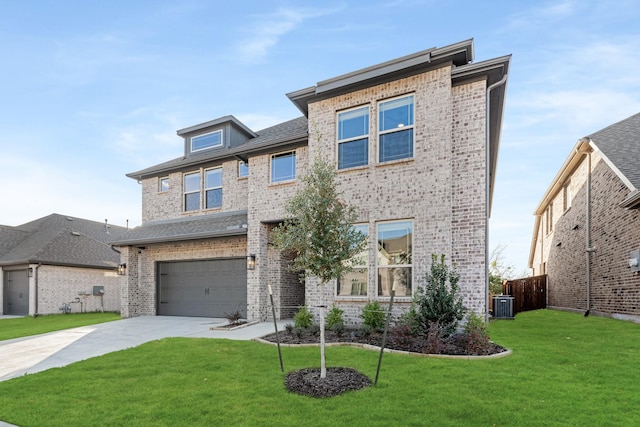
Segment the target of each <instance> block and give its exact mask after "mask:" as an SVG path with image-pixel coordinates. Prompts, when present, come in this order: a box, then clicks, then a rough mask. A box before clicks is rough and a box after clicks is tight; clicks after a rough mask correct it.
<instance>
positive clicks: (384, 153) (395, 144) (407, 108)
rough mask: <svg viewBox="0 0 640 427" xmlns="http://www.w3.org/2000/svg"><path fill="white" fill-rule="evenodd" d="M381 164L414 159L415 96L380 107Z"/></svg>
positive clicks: (393, 100) (385, 102)
mask: <svg viewBox="0 0 640 427" xmlns="http://www.w3.org/2000/svg"><path fill="white" fill-rule="evenodd" d="M378 133H379V147H378V148H379V159H380V162H388V161H392V160H400V159H406V158H411V157H413V95H410V96H405V97H402V98H396V99H392V100H389V101H384V102H380V104H379V105H378Z"/></svg>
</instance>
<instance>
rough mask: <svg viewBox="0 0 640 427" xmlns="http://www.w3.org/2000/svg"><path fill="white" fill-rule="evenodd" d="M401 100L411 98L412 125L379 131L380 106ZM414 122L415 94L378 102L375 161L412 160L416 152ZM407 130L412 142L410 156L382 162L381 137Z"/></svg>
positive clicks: (380, 122)
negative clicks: (409, 132) (409, 131)
mask: <svg viewBox="0 0 640 427" xmlns="http://www.w3.org/2000/svg"><path fill="white" fill-rule="evenodd" d="M403 98H412V101H411V118H412V123H411V124H403V125H401V126H400V125H399V126H398V127H395V128H391V129H385V130H380V126H382V120H381V119H380V114H381V113H382V108H381V106H382V104H385V103H388V102H393V101H397V100H399V99H403ZM415 122H416V97H415V94H413V93H408V94H405V95H401V96H396V97H393V98H388V99H383V100H381V101H378V104H377V126H376V129H377V131H378V132H377V133H378V137H377V145H378V147H377V152H376V157H377V159H378V160H377V161H378V163H387V162H394V161H402V160H407V159H412V158H414V157H415V152H416V138H415ZM407 129H410V130H411V140H412V144H413V146H412V148H411V155H410V156H408V157H402V158H399V159H391V160H382V158H381V156H380V149H381V147H382V141H381V140H382V136H383V135H388V134H391V133H395V132H400V131H405V130H407Z"/></svg>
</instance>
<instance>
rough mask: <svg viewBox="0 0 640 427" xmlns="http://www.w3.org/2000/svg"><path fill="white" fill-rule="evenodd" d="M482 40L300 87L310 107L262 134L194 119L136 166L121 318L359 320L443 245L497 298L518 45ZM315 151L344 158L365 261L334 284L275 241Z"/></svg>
mask: <svg viewBox="0 0 640 427" xmlns="http://www.w3.org/2000/svg"><path fill="white" fill-rule="evenodd" d="M473 59H474V58H473V40H467V41H463V42H460V43H457V44H454V45H450V46H446V47H443V48H433V49H428V50H425V51H421V52H418V53H415V54H412V55H408V56H405V57H402V58H398V59H395V60H392V61H389V62H385V63H382V64H378V65H374V66H372V67H369V68H365V69H362V70H358V71H354V72H352V73H349V74H345V75H342V76H338V77H335V78H332V79H329V80H325V81H322V82H319V83H317V85H315V86H312V87H309V88H305V89H302V90H298V91H296V92H292V93H289V94H288V95H287V96H288V97H289V99H290V100H291V101H292V102H293V103H294V104H295V105H296V106H297V107H298V109H299V110H300V111H301V112H302V113H303V115H304V116H303V117H299V118H296V119H293V120H290V121H287V122H284V123H281V124H278V125H276V126H272V127H270V128H267V129H264V130H261V131H257V132H254V131H252V130H251V129H249V128H247V126H245V125H244V124H242V123H241V122H239V121H238V120H237V119H236V118H234V117H233V116H226V117H222V118H220V119H217V120H213V121H210V122H206V123H202V124H199V125H195V126H191V127H188V128H186V129H181V130H179V131H178V132H177V133H178V135H179V136H180V137H182V138H183V139H184V147H185V148H184V155H182V156H181V157H179V158H176V159H174V160H170V161H168V162H165V163H162V164H159V165H156V166H152V167H149V168H147V169H144V170H141V171H138V172H133V173H130V174H128V175H127V176H129V177H130V178H133V179H135V180H137V181H138V182H139V183H141V185H142V219H143V223H142V225H141V226H140V227H138V228H136V229H134V230H132V231H131V232H130V234H129V235H128V236H127V237H126V238H125V239H123V240H121V241H117V242H115V244H117V245H118V246H119V247H120V249H121V251H122V263H123V264H126V266H127V271H126V276H125V277H124V279H123V284H122V286H123V299H122V315H123V316H124V317H128V316H139V315H184V316H211V317H222V316H224V314H225V313H232V312H235V310H238V311H240V312H241V314H242V315H243V316H246V318H248V319H249V320H259V319H260V320H264V319H266V318H267V317H268V316H270V314H271V309H270V306H269V295H268V285H271V287H272V289H273V294H274V300H275V305H276V316H277V317H278V318H290V317H291V316H292V315H293V314H294V313H295V311H297V309H298V307H299V306H300V305H303V304H307V305H308V306H310V307H311V308H312V309H315V307H316V306H318V305H319V304H321V303H323V302H324V303H328V304H329V305H331V304H335V305H337V306H339V307H340V308H342V309H343V310H345V317H346V320H347V322H349V323H356V322H358V321H359V315H360V313H361V310H362V308H363V307H364V305H365V303H366V302H367V301H369V300H383V301H384V300H385V299H388V297H389V295H390V290H391V289H392V287H393V286H394V284H395V286H396V296H397V298H396V301H397V303H396V306H397V307H398V310H406V308H407V307H408V306H409V304H410V301H411V296H412V295H413V293H414V291H415V289H416V287H417V286H420V285H421V284H422V283H423V278H424V275H425V273H426V272H427V271H428V268H429V266H430V264H431V254H434V253H435V254H446V255H447V257H448V260H449V262H453V263H455V264H456V266H457V269H458V272H459V273H460V276H461V280H460V286H461V291H462V294H463V297H464V302H465V304H466V306H467V307H469V308H470V309H473V310H475V311H476V312H478V313H484V312H485V310H486V299H487V269H486V267H487V224H488V216H489V212H490V201H491V195H492V192H493V183H494V178H495V168H496V160H497V153H498V146H499V139H500V130H501V125H502V115H503V108H504V100H505V91H506V81H507V72H508V68H509V62H510V56H505V57H501V58H496V59H492V60H488V61H482V62H478V63H473V62H472V61H473ZM314 156H321V157H322V158H324V159H326V160H327V161H329V162H330V163H331V164H334V165H335V167H336V170H337V173H338V182H339V185H340V189H341V190H342V191H343V192H344V197H345V199H346V201H347V202H348V203H350V204H352V205H354V206H355V207H356V208H357V211H358V215H359V219H358V222H357V224H356V227H358V228H359V229H360V230H362V231H363V232H364V233H365V234H366V235H367V236H368V248H367V249H366V250H365V251H364V252H363V253H362V254H360V255H359V256H358V258H359V260H360V261H361V262H362V263H361V265H363V266H362V267H359V268H358V269H356V270H355V271H354V272H353V273H351V274H349V275H348V277H345V278H344V279H343V280H341V281H340V282H339V283H332V284H330V286H327V287H326V288H325V293H326V295H325V296H326V298H324V299H323V298H321V292H322V290H321V289H320V288H319V287H318V286H316V281H315V280H314V279H313V278H309V279H308V280H306V282H305V284H301V283H300V281H299V279H298V276H297V274H295V273H292V272H289V271H288V269H287V266H288V264H289V261H290V259H289V258H287V256H286V255H283V254H281V253H279V252H278V251H277V250H276V249H275V248H274V247H273V246H272V245H270V244H269V236H270V233H271V231H272V230H273V228H274V227H276V226H277V225H278V224H279V223H280V222H281V221H282V220H283V219H284V217H285V211H284V205H285V202H286V201H287V200H288V199H289V198H290V197H291V196H292V195H293V194H294V193H295V192H296V190H298V189H299V188H300V186H301V180H300V178H301V177H302V176H304V175H305V173H306V171H307V168H308V165H309V163H310V162H311V161H312V159H313V158H314Z"/></svg>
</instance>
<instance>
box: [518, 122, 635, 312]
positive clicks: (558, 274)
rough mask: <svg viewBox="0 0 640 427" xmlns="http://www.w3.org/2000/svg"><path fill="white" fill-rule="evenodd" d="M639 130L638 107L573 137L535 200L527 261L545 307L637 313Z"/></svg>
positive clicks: (581, 310)
mask: <svg viewBox="0 0 640 427" xmlns="http://www.w3.org/2000/svg"><path fill="white" fill-rule="evenodd" d="M639 135H640V113H639V114H635V115H633V116H631V117H629V118H627V119H624V120H622V121H620V122H618V123H614V124H612V125H611V126H608V127H606V128H604V129H602V130H600V131H598V132H595V133H593V134H591V135H589V136H586V137H584V138H581V139H580V140H578V142H577V143H576V145H575V146H574V147H573V149H572V150H571V153H570V154H569V156H568V157H567V160H566V161H565V162H564V164H563V165H562V167H561V168H560V171H558V173H557V175H556V176H555V178H554V179H553V181H552V183H551V185H550V186H549V188H548V189H547V191H546V192H545V194H544V196H543V198H542V200H541V201H540V203H539V204H538V207H537V208H536V211H535V216H536V221H535V227H534V231H533V237H532V241H531V251H530V254H529V267H530V268H532V270H533V273H534V275H541V274H547V287H548V291H547V299H548V301H547V305H548V306H549V307H554V308H559V309H568V310H576V311H580V312H593V313H596V314H605V315H620V316H634V317H635V318H640V267H638V265H637V263H638V262H640V260H638V258H640V167H639V166H640V137H639ZM633 260H635V261H633ZM634 262H635V263H636V265H634Z"/></svg>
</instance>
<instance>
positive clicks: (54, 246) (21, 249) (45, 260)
mask: <svg viewBox="0 0 640 427" xmlns="http://www.w3.org/2000/svg"><path fill="white" fill-rule="evenodd" d="M125 232H126V229H125V228H124V227H118V226H113V225H107V224H106V223H101V222H96V221H89V220H86V219H82V218H76V217H71V216H66V215H59V214H51V215H48V216H46V217H43V218H39V219H37V220H35V221H31V222H28V223H26V224H22V225H19V226H17V227H8V226H0V266H6V265H17V264H49V265H66V266H78V267H93V268H115V267H116V266H117V265H118V262H119V260H120V255H119V254H118V253H117V252H116V251H115V250H113V249H112V247H111V245H110V243H109V242H110V241H111V240H113V239H115V238H120V237H121V236H122V235H124V233H125Z"/></svg>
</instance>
